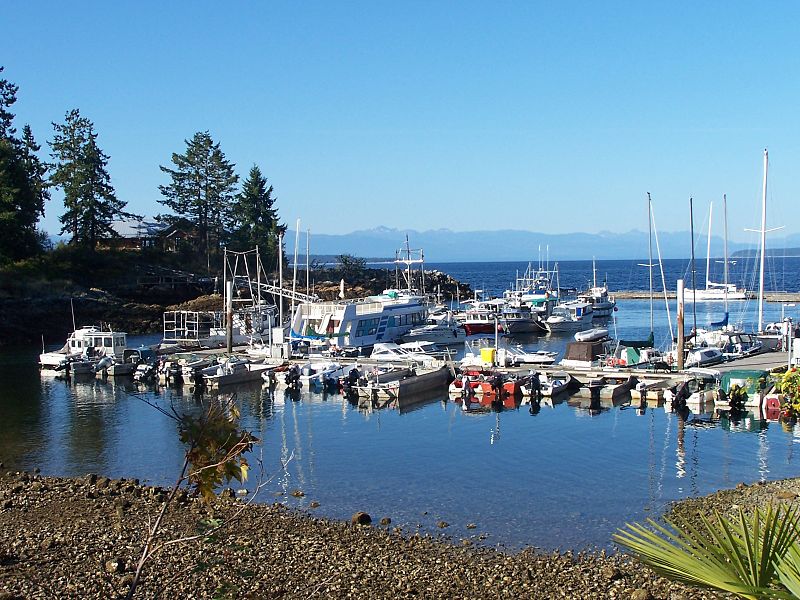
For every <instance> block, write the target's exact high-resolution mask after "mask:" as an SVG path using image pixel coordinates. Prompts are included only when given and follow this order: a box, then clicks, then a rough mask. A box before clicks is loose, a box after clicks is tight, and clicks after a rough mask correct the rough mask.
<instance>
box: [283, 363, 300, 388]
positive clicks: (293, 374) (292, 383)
mask: <svg viewBox="0 0 800 600" xmlns="http://www.w3.org/2000/svg"><path fill="white" fill-rule="evenodd" d="M285 382H286V386H287V387H290V388H298V387H300V369H299V368H298V367H297V365H292V366H291V367H289V370H288V371H286V378H285Z"/></svg>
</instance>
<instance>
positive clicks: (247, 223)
mask: <svg viewBox="0 0 800 600" xmlns="http://www.w3.org/2000/svg"><path fill="white" fill-rule="evenodd" d="M272 193H273V189H272V186H271V185H270V186H269V187H267V178H266V177H264V175H262V173H261V169H259V168H258V166H257V165H253V167H252V168H251V169H250V174H249V176H248V178H247V180H246V181H245V182H244V184H243V185H242V192H241V193H240V194H239V196H238V197H237V199H236V204H235V209H234V215H233V216H234V227H235V233H234V235H233V246H234V248H235V249H239V250H249V249H252V248H254V247H256V246H257V247H258V249H259V254H260V257H261V261H262V264H264V265H267V266H268V268H269V266H271V265H275V264H277V261H278V234H283V233H285V232H286V226H285V225H281V224H280V223H279V221H278V211H277V209H276V208H275V198H273V196H272Z"/></svg>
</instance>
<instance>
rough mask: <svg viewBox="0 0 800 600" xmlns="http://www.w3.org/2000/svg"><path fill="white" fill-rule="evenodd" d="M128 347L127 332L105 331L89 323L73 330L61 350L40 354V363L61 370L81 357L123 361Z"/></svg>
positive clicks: (42, 365)
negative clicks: (111, 358)
mask: <svg viewBox="0 0 800 600" xmlns="http://www.w3.org/2000/svg"><path fill="white" fill-rule="evenodd" d="M126 348H127V336H126V334H125V333H123V332H121V331H110V330H109V331H103V330H102V329H100V328H99V327H95V326H93V325H87V326H84V327H81V328H80V329H76V330H75V331H73V332H72V333H71V334H70V335H69V337H68V338H67V341H66V343H65V344H64V346H63V347H62V348H61V349H60V350H56V351H55V352H43V353H42V354H40V355H39V364H40V365H41V367H42V368H43V369H49V370H54V371H60V370H62V369H65V368H66V366H67V364H69V363H71V362H76V361H79V360H81V359H88V360H90V361H91V360H94V361H96V360H98V359H100V358H103V357H113V358H117V359H119V360H120V361H121V360H122V355H123V352H124V351H125V349H126Z"/></svg>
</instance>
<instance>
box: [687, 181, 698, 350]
mask: <svg viewBox="0 0 800 600" xmlns="http://www.w3.org/2000/svg"><path fill="white" fill-rule="evenodd" d="M689 235H691V237H692V327H693V329H692V331H693V332H694V333H693V334H692V343H694V341H695V337H696V336H697V282H696V280H695V271H696V269H695V265H694V211H693V210H692V197H691V196H690V197H689Z"/></svg>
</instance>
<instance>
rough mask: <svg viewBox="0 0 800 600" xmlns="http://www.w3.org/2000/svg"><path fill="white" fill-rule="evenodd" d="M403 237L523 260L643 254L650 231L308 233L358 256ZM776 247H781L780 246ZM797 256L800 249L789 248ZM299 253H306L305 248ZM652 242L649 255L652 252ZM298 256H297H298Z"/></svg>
mask: <svg viewBox="0 0 800 600" xmlns="http://www.w3.org/2000/svg"><path fill="white" fill-rule="evenodd" d="M406 236H408V241H409V244H410V246H411V248H412V249H415V248H416V249H418V248H422V249H423V250H424V252H425V261H426V262H462V261H463V262H474V261H527V260H533V261H535V260H537V259H538V257H539V255H540V252H541V256H542V258H544V257H545V254H546V253H547V252H548V250H547V248H548V246H549V256H550V260H551V261H552V260H588V259H591V258H592V257H596V258H598V259H604V260H613V259H641V258H647V253H648V234H647V232H646V231H638V230H635V229H634V230H631V231H628V232H626V233H611V232H605V231H604V232H600V233H596V234H593V233H566V234H552V233H542V232H535V231H518V230H512V229H508V230H500V231H451V230H449V229H435V230H429V231H415V230H413V229H391V228H389V227H376V228H375V229H367V230H362V231H354V232H352V233H348V234H343V235H332V234H323V233H321V234H316V235H314V234H313V233H312V235H311V255H312V256H324V255H327V256H338V255H340V254H350V255H353V256H359V257H375V256H385V257H387V258H391V259H394V256H395V251H396V250H403V249H405V244H406ZM658 241H659V244H660V247H661V256H662V257H663V258H687V257H689V256H690V255H691V236H690V234H689V232H688V231H680V232H672V233H670V232H667V233H659V234H658ZM790 246H800V234H793V235H790V236H787V237H785V238H774V239H773V240H771V243H768V247H769V248H771V249H772V250H771V253H774V254H776V255H780V256H784V255H785V254H784V252H783V250H782V249H783V248H788V247H790ZM285 247H286V248H287V252H288V251H290V249H291V248H294V231H287V232H286V238H285ZM299 247H301V248H303V249H305V234H303V233H302V232H301V233H300V244H299ZM778 248H780V249H781V250H779V249H778ZM792 250H794V251H796V252H797V255H800V248H792ZM749 251H752V252H755V251H756V249H754V248H753V247H752V246H751V245H749V244H742V243H736V242H728V252H729V253H730V254H731V256H733V254H734V252H736V253H741V254H739V255H741V256H743V255H745V254H744V253H747V252H749ZM711 253H712V254H713V255H714V256H715V257H721V256H723V254H724V241H723V239H722V238H721V237H712V239H711ZM302 254H305V252H303V253H302ZM656 255H657V253H656V245H655V241H654V242H653V256H656ZM705 255H706V238H705V236H700V237H697V236H696V238H695V256H696V257H704V256H705ZM298 260H299V259H298Z"/></svg>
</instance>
